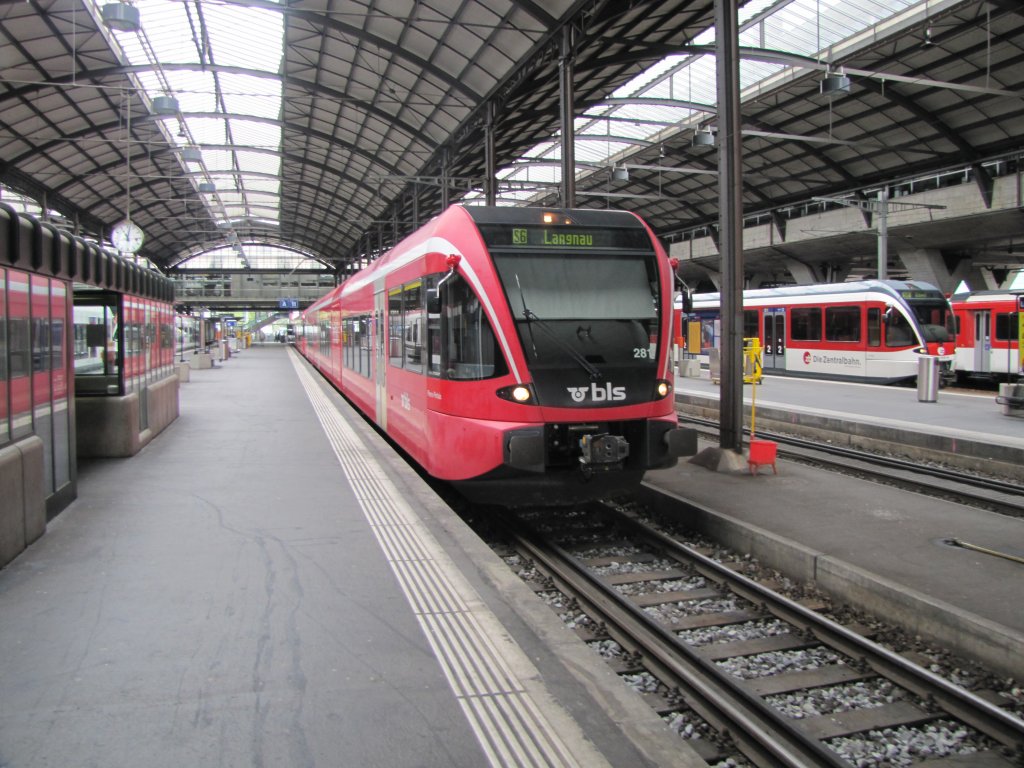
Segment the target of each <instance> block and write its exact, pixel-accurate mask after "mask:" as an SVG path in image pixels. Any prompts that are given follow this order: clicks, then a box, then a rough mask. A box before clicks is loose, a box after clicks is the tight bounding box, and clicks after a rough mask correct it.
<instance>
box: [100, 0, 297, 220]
mask: <svg viewBox="0 0 1024 768" xmlns="http://www.w3.org/2000/svg"><path fill="white" fill-rule="evenodd" d="M94 2H95V0H94ZM100 2H102V0H100ZM99 5H100V3H97V8H98V7H99ZM135 6H136V7H137V8H138V9H139V16H140V18H141V21H142V29H141V30H140V31H139V32H138V33H132V32H115V33H114V38H115V40H116V42H117V44H118V45H119V46H120V47H121V50H122V52H123V54H124V56H125V59H126V61H127V62H128V63H130V64H133V65H144V66H150V67H152V68H151V69H149V70H144V71H142V72H140V73H138V74H137V75H135V76H134V80H135V82H136V83H137V84H138V87H139V88H140V89H141V90H142V91H144V92H145V94H146V95H147V96H148V98H149V99H150V100H151V99H153V98H155V97H157V96H164V95H169V96H173V97H174V98H175V99H177V101H178V108H179V113H178V114H177V115H175V116H171V117H168V118H165V119H164V120H163V121H162V124H163V129H164V133H165V135H166V137H167V138H168V140H169V141H171V142H173V143H175V144H177V145H178V146H183V147H184V146H189V147H195V148H198V149H199V150H200V151H201V156H202V161H201V163H196V162H187V161H185V160H182V162H183V166H184V171H185V172H186V173H188V175H189V176H190V177H191V178H192V180H193V183H194V184H196V185H197V189H198V185H199V184H202V183H206V182H213V183H214V184H215V185H216V187H217V193H216V194H203V195H201V196H200V197H201V199H202V200H203V201H204V202H205V204H206V206H207V208H208V210H209V213H210V216H211V217H212V218H213V219H214V220H215V221H217V222H218V223H219V224H220V225H221V226H222V228H223V231H224V232H225V236H226V237H228V238H229V239H236V240H237V237H234V238H233V237H232V236H233V231H232V230H231V224H230V221H229V219H231V218H236V217H237V218H247V217H252V216H254V215H257V214H256V213H254V211H255V210H256V209H255V208H254V207H253V201H254V199H256V198H257V197H258V198H260V204H259V211H258V215H259V216H261V217H264V218H266V219H268V220H270V221H272V222H273V221H276V219H277V216H278V213H279V195H280V173H281V159H280V153H281V145H282V137H281V125H280V119H281V99H282V90H283V86H282V82H281V78H280V72H281V63H282V60H283V56H284V23H283V17H282V14H280V13H278V12H275V11H272V10H267V9H266V8H263V9H261V8H253V7H249V6H245V5H242V4H234V3H214V2H211V3H194V4H193V3H181V2H177V0H136V2H135ZM200 30H201V31H202V34H201V35H199V34H198V31H200ZM240 30H244V33H243V34H240ZM159 62H174V63H176V64H179V63H180V64H194V65H195V68H194V69H169V68H167V69H165V68H163V67H161V66H159ZM227 68H231V70H232V71H228V69H227ZM238 70H245V71H238ZM235 147H239V148H245V147H249V148H259V150H262V151H252V150H251V149H250V151H247V152H246V151H241V149H235ZM215 171H217V173H215ZM225 171H229V172H230V173H228V174H225V173H223V172H225ZM248 174H254V175H251V176H250V175H248Z"/></svg>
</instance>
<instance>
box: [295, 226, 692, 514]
mask: <svg viewBox="0 0 1024 768" xmlns="http://www.w3.org/2000/svg"><path fill="white" fill-rule="evenodd" d="M672 280H673V278H672V272H671V268H670V266H669V261H668V258H667V257H666V254H665V252H664V250H663V249H662V247H661V245H660V244H659V243H658V241H657V239H656V238H655V237H654V236H653V235H652V234H651V232H650V230H649V229H648V227H647V225H646V224H644V223H643V222H642V221H641V220H640V219H639V218H638V217H636V216H635V215H633V214H631V213H626V212H622V211H591V210H549V209H537V208H496V207H482V206H481V207H462V206H453V207H451V208H449V209H448V210H447V211H445V212H444V213H442V214H441V215H439V216H437V217H436V218H435V219H433V220H432V221H430V222H429V223H428V224H426V225H425V226H424V227H423V228H421V229H420V230H418V231H417V232H415V233H414V234H412V235H410V236H409V237H408V238H406V239H405V240H403V241H402V242H401V243H399V244H398V245H397V246H396V247H395V248H394V249H393V250H391V251H390V252H388V253H387V254H385V255H384V256H382V257H381V258H380V259H379V260H377V261H376V262H375V263H374V264H373V265H371V266H370V267H368V268H367V269H365V270H363V271H362V272H360V273H359V274H357V275H355V276H353V277H352V278H351V279H349V280H348V281H347V282H345V283H344V284H343V285H342V286H340V287H338V288H336V289H335V290H334V291H332V292H331V293H329V294H327V295H326V296H324V297H323V298H322V299H321V300H319V301H318V302H316V303H315V304H314V305H312V306H311V307H310V308H309V309H308V310H307V311H306V312H305V313H304V314H303V317H302V322H301V325H300V328H299V333H298V338H297V340H296V346H297V348H298V349H299V351H300V352H301V353H302V354H303V355H305V357H306V358H308V359H309V360H310V361H311V362H312V363H313V365H315V366H316V367H317V368H318V369H319V370H320V371H321V372H322V373H323V375H324V376H326V377H327V378H328V379H329V380H330V381H331V382H333V383H334V385H335V386H337V387H338V388H339V389H340V391H341V392H342V393H343V394H345V395H346V396H347V397H348V398H349V399H350V400H351V402H352V403H353V404H354V405H355V406H356V407H357V408H359V409H360V410H361V411H362V412H363V413H365V414H366V415H367V416H368V417H369V418H371V419H372V420H373V421H375V422H376V423H377V424H378V425H379V427H380V428H381V429H382V430H384V431H385V432H386V433H387V434H388V435H389V436H390V437H391V438H392V439H394V441H395V442H396V443H397V444H398V445H399V446H400V447H401V448H402V449H403V450H405V451H406V452H407V453H408V454H409V455H410V456H411V457H412V458H413V459H414V460H415V461H416V462H417V463H418V464H420V465H421V466H422V467H423V468H424V469H425V470H426V472H427V473H429V474H430V475H432V476H433V477H436V478H439V479H442V480H446V481H451V482H452V483H453V485H455V486H456V487H457V488H458V489H459V490H460V491H461V492H462V493H463V494H464V495H466V496H467V497H469V498H473V499H478V500H483V501H488V502H491V503H500V504H504V505H515V504H521V503H537V502H541V503H548V504H550V503H567V502H572V501H577V500H582V499H585V498H594V497H598V496H602V495H607V494H608V493H611V492H614V491H616V490H620V489H624V488H628V487H630V486H633V485H635V484H637V483H639V481H640V479H641V477H642V476H643V474H644V472H645V471H646V470H648V469H652V468H660V467H668V466H672V465H673V464H674V463H675V462H676V459H677V457H678V456H681V455H689V454H692V453H694V452H695V451H696V435H695V433H694V432H693V431H692V430H687V429H680V428H679V427H678V425H677V419H676V414H675V409H674V404H673V397H672V391H673V387H672V375H671V371H670V357H671V355H670V353H671V346H672V345H671V341H672V340H671V335H670V331H671V327H670V325H671V316H672V311H671V310H672V294H673V288H672Z"/></svg>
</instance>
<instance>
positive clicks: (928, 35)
mask: <svg viewBox="0 0 1024 768" xmlns="http://www.w3.org/2000/svg"><path fill="white" fill-rule="evenodd" d="M934 34H935V33H934V32H933V31H932V28H931V27H925V29H924V40H923V41H922V42H921V47H922V48H931V47H932V46H933V45H935V40H934V39H933V37H932V36H933V35H934Z"/></svg>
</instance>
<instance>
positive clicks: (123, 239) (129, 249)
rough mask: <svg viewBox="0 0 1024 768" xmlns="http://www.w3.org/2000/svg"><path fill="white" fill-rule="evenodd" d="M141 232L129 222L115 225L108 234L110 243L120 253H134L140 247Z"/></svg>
mask: <svg viewBox="0 0 1024 768" xmlns="http://www.w3.org/2000/svg"><path fill="white" fill-rule="evenodd" d="M143 237H144V235H143V234H142V230H141V229H139V228H138V227H137V226H135V225H134V224H132V223H131V222H130V221H122V222H121V223H119V224H117V225H116V226H115V227H114V229H113V230H112V231H111V233H110V242H111V243H113V244H114V247H115V248H117V250H118V251H120V252H121V253H135V252H136V251H137V250H139V248H141V247H142V240H143Z"/></svg>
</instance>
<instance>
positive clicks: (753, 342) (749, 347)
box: [743, 336, 761, 384]
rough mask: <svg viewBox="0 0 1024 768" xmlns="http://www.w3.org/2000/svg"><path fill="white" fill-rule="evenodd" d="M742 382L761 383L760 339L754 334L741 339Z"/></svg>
mask: <svg viewBox="0 0 1024 768" xmlns="http://www.w3.org/2000/svg"><path fill="white" fill-rule="evenodd" d="M743 383H744V384H760V383H761V340H760V339H759V338H757V337H756V336H755V337H754V338H752V339H744V340H743Z"/></svg>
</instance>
